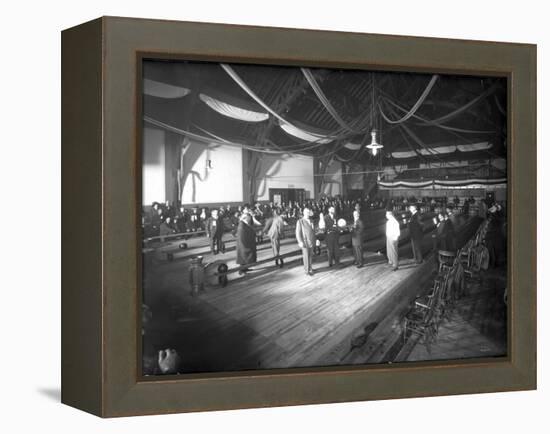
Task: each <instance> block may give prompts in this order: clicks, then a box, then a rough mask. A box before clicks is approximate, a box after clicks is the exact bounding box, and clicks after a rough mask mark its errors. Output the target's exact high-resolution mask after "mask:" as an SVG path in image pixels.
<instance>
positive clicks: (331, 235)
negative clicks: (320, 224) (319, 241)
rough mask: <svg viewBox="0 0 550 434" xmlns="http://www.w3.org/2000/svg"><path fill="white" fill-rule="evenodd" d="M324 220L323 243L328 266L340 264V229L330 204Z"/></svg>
mask: <svg viewBox="0 0 550 434" xmlns="http://www.w3.org/2000/svg"><path fill="white" fill-rule="evenodd" d="M324 220H325V243H326V244H327V255H328V266H329V267H332V264H336V265H339V264H340V250H339V248H340V245H339V242H338V240H339V238H340V230H339V229H338V220H337V218H336V211H335V208H334V206H330V207H329V209H328V214H327V215H326V216H325V217H324Z"/></svg>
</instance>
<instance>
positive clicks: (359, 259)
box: [351, 219, 365, 265]
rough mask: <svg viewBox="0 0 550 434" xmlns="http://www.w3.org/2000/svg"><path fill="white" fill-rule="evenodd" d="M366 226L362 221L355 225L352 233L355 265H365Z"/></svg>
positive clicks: (356, 222)
mask: <svg viewBox="0 0 550 434" xmlns="http://www.w3.org/2000/svg"><path fill="white" fill-rule="evenodd" d="M364 230H365V225H364V224H363V221H362V220H361V219H359V220H357V221H355V222H354V223H353V227H352V232H351V245H352V247H353V256H354V257H355V264H357V265H363V232H364Z"/></svg>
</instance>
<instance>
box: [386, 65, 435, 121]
mask: <svg viewBox="0 0 550 434" xmlns="http://www.w3.org/2000/svg"><path fill="white" fill-rule="evenodd" d="M438 77H439V76H438V75H433V76H432V78H431V79H430V82H429V83H428V85H427V86H426V89H424V92H422V94H421V95H420V98H418V101H416V102H415V103H414V105H413V106H412V107H411V109H410V110H409V112H408V113H406V114H405V115H404V116H403V117H402V118H400V119H396V120H392V119H390V118H388V117H387V116H386V114H385V113H384V111H383V110H382V107H381V106H380V104H379V105H378V109H379V111H380V114H381V115H382V117H383V118H384V120H385V121H386V122H387V123H389V124H400V123H403V122H405V121H406V120H407V119H410V118H411V116H414V114H415V113H416V111H417V110H418V109H419V108H420V106H421V105H422V104H423V103H424V101H425V99H426V97H427V96H428V95H429V93H430V91H431V90H432V88H433V87H434V84H435V82H436V81H437V79H438Z"/></svg>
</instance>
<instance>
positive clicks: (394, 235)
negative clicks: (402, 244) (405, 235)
mask: <svg viewBox="0 0 550 434" xmlns="http://www.w3.org/2000/svg"><path fill="white" fill-rule="evenodd" d="M399 235H401V230H400V229H399V222H398V221H397V220H396V219H395V217H390V218H389V219H388V221H387V222H386V238H387V239H388V240H391V241H397V240H398V239H399Z"/></svg>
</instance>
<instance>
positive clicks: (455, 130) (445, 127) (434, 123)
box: [383, 97, 494, 134]
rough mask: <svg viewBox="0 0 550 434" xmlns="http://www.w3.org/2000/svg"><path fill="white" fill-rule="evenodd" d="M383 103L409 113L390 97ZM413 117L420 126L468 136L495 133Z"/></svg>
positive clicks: (417, 116) (415, 115)
mask: <svg viewBox="0 0 550 434" xmlns="http://www.w3.org/2000/svg"><path fill="white" fill-rule="evenodd" d="M383 101H384V102H385V103H387V104H389V105H391V106H392V107H395V108H396V109H398V110H400V111H402V112H407V110H406V109H405V108H404V107H402V106H400V105H399V104H397V103H396V102H395V101H392V100H391V99H390V98H388V97H385V98H384V99H383ZM412 117H413V118H414V119H418V120H419V121H420V122H419V124H421V125H429V126H434V127H438V128H441V129H444V130H448V131H454V132H457V133H468V134H492V133H494V131H489V130H470V129H465V128H457V127H450V126H448V125H443V124H440V123H438V122H435V121H433V120H431V119H426V118H424V117H422V116H419V115H417V114H413V115H412Z"/></svg>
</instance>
